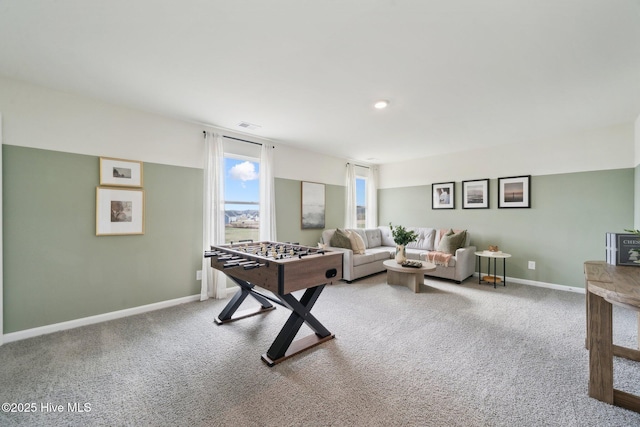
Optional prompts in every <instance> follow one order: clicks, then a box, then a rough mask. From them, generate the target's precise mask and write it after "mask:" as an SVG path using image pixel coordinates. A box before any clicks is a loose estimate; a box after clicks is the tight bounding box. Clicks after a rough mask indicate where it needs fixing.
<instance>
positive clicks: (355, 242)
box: [349, 230, 366, 255]
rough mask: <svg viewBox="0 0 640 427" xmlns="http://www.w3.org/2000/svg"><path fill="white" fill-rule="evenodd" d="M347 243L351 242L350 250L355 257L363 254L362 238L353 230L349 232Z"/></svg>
mask: <svg viewBox="0 0 640 427" xmlns="http://www.w3.org/2000/svg"><path fill="white" fill-rule="evenodd" d="M349 241H350V242H351V250H352V251H353V253H354V254H356V255H362V254H364V250H365V249H366V248H365V244H364V240H362V236H360V234H359V233H357V232H356V231H355V230H349Z"/></svg>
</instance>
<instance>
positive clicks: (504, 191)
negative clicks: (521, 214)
mask: <svg viewBox="0 0 640 427" xmlns="http://www.w3.org/2000/svg"><path fill="white" fill-rule="evenodd" d="M530 207H531V175H522V176H508V177H502V178H498V208H500V209H508V208H530Z"/></svg>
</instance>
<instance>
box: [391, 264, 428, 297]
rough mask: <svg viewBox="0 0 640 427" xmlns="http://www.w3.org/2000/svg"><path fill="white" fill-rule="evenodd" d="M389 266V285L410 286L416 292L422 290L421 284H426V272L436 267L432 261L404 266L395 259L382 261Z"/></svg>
mask: <svg viewBox="0 0 640 427" xmlns="http://www.w3.org/2000/svg"><path fill="white" fill-rule="evenodd" d="M382 264H383V265H384V266H385V267H386V268H387V283H388V284H389V285H401V286H408V287H409V289H411V290H412V291H413V292H415V293H416V294H417V293H419V292H420V285H423V284H424V273H426V272H427V271H433V270H435V269H436V265H435V264H433V263H431V262H426V261H422V267H420V268H418V267H403V266H402V265H400V264H398V263H397V262H396V261H395V260H393V259H388V260H386V261H385V262H383V263H382Z"/></svg>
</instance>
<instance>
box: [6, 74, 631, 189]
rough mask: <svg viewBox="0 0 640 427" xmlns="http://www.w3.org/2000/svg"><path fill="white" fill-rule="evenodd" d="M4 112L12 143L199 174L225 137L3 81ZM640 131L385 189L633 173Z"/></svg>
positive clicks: (319, 161) (433, 164) (437, 162)
mask: <svg viewBox="0 0 640 427" xmlns="http://www.w3.org/2000/svg"><path fill="white" fill-rule="evenodd" d="M0 111H2V113H3V115H4V143H5V144H10V145H18V146H25V147H33V148H43V149H50V150H56V151H64V152H70V153H78V154H87V155H94V156H108V157H119V158H124V159H131V160H142V161H145V162H153V163H160V164H169V165H175V166H186V167H195V168H201V167H202V165H203V149H204V144H203V138H202V131H203V130H217V131H220V129H216V128H215V127H212V126H207V125H203V124H198V123H190V122H186V121H182V120H176V119H172V118H167V117H163V116H159V115H157V114H151V113H146V112H142V111H139V110H134V109H130V108H127V107H122V106H117V105H112V104H108V103H104V102H101V101H97V100H94V99H90V98H86V97H82V96H77V95H73V94H67V93H63V92H59V91H54V90H51V89H47V88H43V87H40V86H35V85H32V84H29V83H24V82H20V81H17V80H13V79H8V78H5V77H0ZM639 127H640V117H639V118H638V120H636V121H635V124H634V123H627V124H621V125H617V126H610V127H607V128H602V129H595V130H592V131H589V132H583V133H580V134H574V135H568V136H565V137H559V138H553V139H547V140H542V141H532V142H530V143H529V144H513V145H506V146H498V147H493V148H489V149H483V150H476V151H467V152H463V153H455V154H448V155H442V156H434V157H430V158H423V159H413V160H409V161H406V162H399V163H393V164H387V165H381V166H380V167H379V178H378V187H379V188H394V187H404V186H412V185H424V184H425V183H433V182H442V181H461V180H464V179H481V178H495V177H497V176H511V175H528V174H531V175H546V174H554V173H568V172H581V171H589V170H603V169H617V168H628V167H634V166H635V165H637V164H639V163H640V148H638V149H636V150H635V153H634V145H635V146H639V145H640V137H639V136H635V137H634V128H639ZM223 133H225V134H230V135H231V136H237V137H240V138H244V139H251V140H254V141H257V142H270V143H273V144H274V146H275V147H276V151H275V155H274V162H275V167H274V171H275V176H276V177H277V178H285V179H294V180H303V181H312V182H321V183H325V184H333V185H344V179H345V164H346V162H347V161H346V159H341V158H337V157H331V156H326V155H323V154H318V153H313V152H310V151H306V150H300V149H297V148H295V147H292V146H287V145H285V144H281V143H279V142H277V141H266V140H263V139H260V138H257V137H253V136H248V135H243V134H239V133H235V132H232V131H227V130H223ZM636 135H640V131H638V132H636ZM523 159H525V160H526V163H525V164H526V165H527V166H526V167H523Z"/></svg>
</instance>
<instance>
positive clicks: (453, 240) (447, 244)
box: [438, 230, 467, 255]
mask: <svg viewBox="0 0 640 427" xmlns="http://www.w3.org/2000/svg"><path fill="white" fill-rule="evenodd" d="M466 240H467V230H462V231H461V232H459V233H454V232H453V230H449V231H448V232H447V234H445V235H444V236H442V238H441V239H440V244H439V245H438V251H439V252H444V253H446V254H451V255H455V253H456V251H457V250H458V249H460V248H462V247H464V243H465V241H466Z"/></svg>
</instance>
